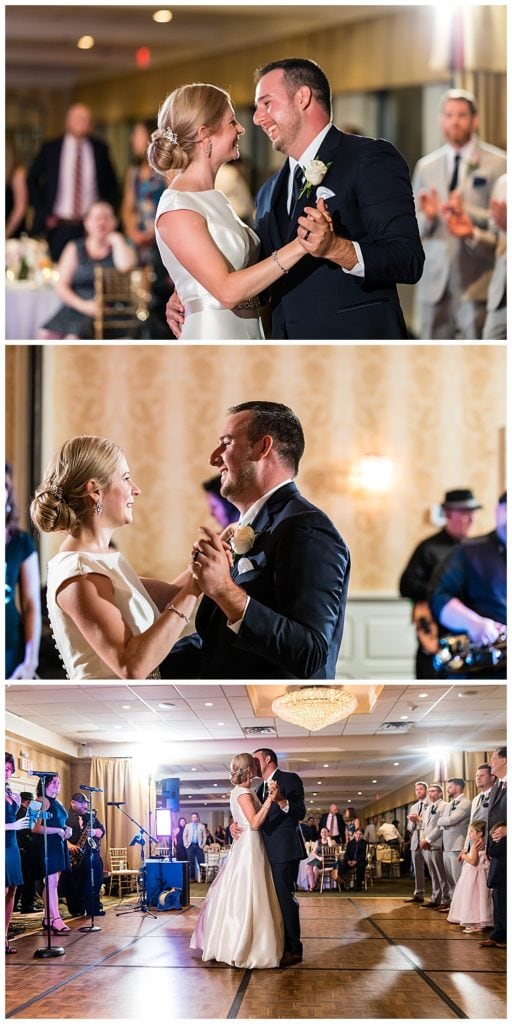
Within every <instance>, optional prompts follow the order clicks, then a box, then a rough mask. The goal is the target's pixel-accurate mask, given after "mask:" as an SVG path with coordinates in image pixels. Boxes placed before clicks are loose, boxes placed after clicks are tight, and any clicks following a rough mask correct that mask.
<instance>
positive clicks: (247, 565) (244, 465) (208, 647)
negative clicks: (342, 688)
mask: <svg viewBox="0 0 512 1024" xmlns="http://www.w3.org/2000/svg"><path fill="white" fill-rule="evenodd" d="M303 451H304V434H303V431H302V427H301V424H300V422H299V420H298V419H297V417H296V416H295V414H294V413H293V412H292V410H291V409H289V408H288V407H287V406H285V405H281V404H279V403H276V402H263V401H255V402H245V403H243V404H241V405H236V406H233V407H232V408H231V409H230V410H229V413H228V416H227V419H226V421H225V424H224V427H223V429H222V432H221V436H220V438H219V443H218V445H217V447H216V448H215V449H214V451H213V452H212V454H211V456H210V463H211V465H212V466H215V467H216V468H217V469H218V471H219V473H220V475H221V480H222V483H221V493H222V494H223V495H224V497H226V498H229V500H230V501H231V502H233V504H234V505H236V507H237V508H238V510H239V512H240V516H241V518H240V524H239V526H238V527H228V530H229V531H231V532H232V536H231V543H232V547H233V551H234V559H233V561H234V564H233V567H232V568H231V569H230V565H229V561H228V558H227V557H226V550H225V539H226V535H224V544H223V540H222V538H220V537H219V536H218V535H217V534H215V533H214V532H213V531H212V530H210V529H207V528H205V527H202V528H201V537H200V539H199V541H198V542H197V543H196V545H195V546H194V550H193V553H192V558H193V562H192V566H193V569H192V571H193V574H194V576H195V578H196V579H197V580H198V581H199V585H200V586H201V588H202V590H203V591H204V594H205V596H204V597H203V600H202V602H201V605H200V607H199V610H198V613H197V616H196V629H197V633H196V634H194V635H193V636H190V637H186V638H184V639H183V640H181V641H180V642H179V643H178V644H176V645H175V647H174V648H173V650H172V651H171V653H170V654H169V655H168V657H167V658H166V660H165V662H164V664H163V666H162V669H161V671H162V676H163V678H178V679H182V678H185V679H190V678H195V679H197V678H200V679H334V678H335V673H336V661H337V657H338V651H339V648H340V644H341V638H342V633H343V622H344V616H345V605H346V599H347V588H348V577H349V565H350V556H349V552H348V548H347V546H346V544H345V543H344V541H343V539H342V538H341V537H340V535H339V533H338V531H337V530H336V528H335V526H334V525H333V524H332V523H331V521H330V520H329V519H328V517H327V516H326V515H325V513H324V512H321V511H320V510H319V509H318V508H315V506H314V505H312V504H311V503H310V502H309V501H307V500H306V499H305V498H303V497H302V495H301V494H300V493H299V491H298V489H297V487H296V485H295V484H294V482H293V477H294V476H295V475H296V473H297V471H298V466H299V461H300V459H301V456H302V453H303Z"/></svg>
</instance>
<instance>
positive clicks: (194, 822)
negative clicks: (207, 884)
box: [183, 811, 206, 882]
mask: <svg viewBox="0 0 512 1024" xmlns="http://www.w3.org/2000/svg"><path fill="white" fill-rule="evenodd" d="M190 817H191V821H188V822H187V824H186V825H185V828H184V829H183V845H184V847H185V849H186V851H187V858H188V863H189V866H190V881H191V882H195V881H196V880H197V874H198V873H200V870H201V869H200V864H202V863H203V859H204V856H203V848H204V847H205V846H206V829H205V827H204V825H203V824H202V823H201V822H200V821H199V815H198V814H197V813H196V811H194V812H193V813H192V814H191V816H190Z"/></svg>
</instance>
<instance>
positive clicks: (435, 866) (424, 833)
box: [420, 782, 450, 910]
mask: <svg viewBox="0 0 512 1024" xmlns="http://www.w3.org/2000/svg"><path fill="white" fill-rule="evenodd" d="M446 807H447V804H446V803H445V801H444V800H443V790H442V789H441V786H438V785H437V783H434V782H433V783H432V784H431V785H430V786H429V787H428V803H427V805H426V807H424V808H423V814H422V820H421V826H420V847H421V849H422V850H423V852H424V854H425V860H426V862H427V867H428V872H429V875H430V879H431V882H432V896H431V898H430V900H429V902H428V903H423V904H422V906H421V907H420V909H421V910H438V909H439V908H440V907H441V908H442V907H448V906H449V903H450V901H449V889H448V882H447V880H446V872H445V869H444V861H443V830H442V829H441V828H439V826H438V820H439V818H440V816H441V814H442V813H443V811H444V810H445V808H446Z"/></svg>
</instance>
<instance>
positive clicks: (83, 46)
mask: <svg viewBox="0 0 512 1024" xmlns="http://www.w3.org/2000/svg"><path fill="white" fill-rule="evenodd" d="M94 44H95V39H94V36H80V39H79V40H78V42H77V44H76V45H77V47H78V49H79V50H92V48H93V46H94Z"/></svg>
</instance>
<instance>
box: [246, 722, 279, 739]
mask: <svg viewBox="0 0 512 1024" xmlns="http://www.w3.org/2000/svg"><path fill="white" fill-rule="evenodd" d="M243 733H244V736H277V732H276V730H275V729H274V726H273V725H250V726H248V728H247V729H244V730H243Z"/></svg>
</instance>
